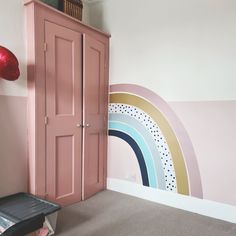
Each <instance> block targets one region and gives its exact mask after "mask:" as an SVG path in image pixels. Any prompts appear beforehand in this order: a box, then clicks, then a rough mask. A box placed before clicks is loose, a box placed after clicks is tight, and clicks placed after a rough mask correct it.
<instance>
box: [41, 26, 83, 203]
mask: <svg viewBox="0 0 236 236" xmlns="http://www.w3.org/2000/svg"><path fill="white" fill-rule="evenodd" d="M45 36H46V43H47V52H46V115H47V117H48V118H47V119H48V121H47V122H48V124H47V129H46V133H47V134H46V160H47V162H46V163H47V165H46V166H47V178H46V179H47V184H46V186H47V194H48V198H49V199H51V200H53V201H56V202H58V203H60V204H62V205H67V204H71V203H73V202H78V201H80V200H81V196H82V195H81V188H82V184H81V181H82V180H81V168H82V165H81V153H82V150H81V142H82V130H81V129H82V127H81V124H82V99H81V98H82V84H81V81H82V56H81V55H82V51H81V50H82V47H81V45H82V35H81V34H80V33H78V32H75V31H72V30H70V29H67V28H65V27H62V26H58V25H56V24H53V23H50V22H46V24H45Z"/></svg>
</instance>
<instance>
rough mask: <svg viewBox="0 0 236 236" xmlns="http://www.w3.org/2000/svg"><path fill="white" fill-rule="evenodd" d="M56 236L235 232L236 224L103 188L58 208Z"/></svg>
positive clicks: (235, 235) (217, 235)
mask: <svg viewBox="0 0 236 236" xmlns="http://www.w3.org/2000/svg"><path fill="white" fill-rule="evenodd" d="M56 235H58V236H236V225H235V224H231V223H227V222H224V221H220V220H215V219H212V218H208V217H204V216H200V215H197V214H193V213H189V212H186V211H182V210H178V209H174V208H171V207H166V206H163V205H159V204H156V203H152V202H149V201H145V200H142V199H138V198H134V197H130V196H127V195H124V194H120V193H116V192H112V191H104V192H101V193H99V194H97V195H95V196H94V197H92V198H90V199H88V200H87V201H84V202H81V203H78V204H75V205H73V206H69V207H66V208H64V209H62V210H61V211H60V213H59V216H58V225H57V234H56Z"/></svg>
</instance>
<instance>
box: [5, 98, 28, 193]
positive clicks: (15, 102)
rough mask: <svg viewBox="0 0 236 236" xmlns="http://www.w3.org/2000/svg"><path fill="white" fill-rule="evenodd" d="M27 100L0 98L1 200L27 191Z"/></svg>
mask: <svg viewBox="0 0 236 236" xmlns="http://www.w3.org/2000/svg"><path fill="white" fill-rule="evenodd" d="M26 108H27V98H26V97H14V96H3V95H0V109H1V111H0V197H1V196H4V195H8V194H11V193H15V192H20V191H26V190H27V182H28V172H27V141H26V140H27V126H26V125H27V123H26Z"/></svg>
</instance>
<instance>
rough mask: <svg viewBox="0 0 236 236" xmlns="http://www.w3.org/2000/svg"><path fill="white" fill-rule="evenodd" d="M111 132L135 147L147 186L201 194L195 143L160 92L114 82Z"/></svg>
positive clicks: (137, 159)
mask: <svg viewBox="0 0 236 236" xmlns="http://www.w3.org/2000/svg"><path fill="white" fill-rule="evenodd" d="M109 135H110V136H115V137H118V138H120V139H122V140H124V141H125V142H126V143H127V144H128V145H129V146H130V147H131V148H132V150H133V152H134V153H135V157H136V161H137V162H138V166H139V169H140V174H141V179H142V184H143V185H144V186H148V187H152V188H158V189H161V190H166V191H170V192H176V193H179V194H184V195H191V196H195V197H199V198H202V186H201V180H200V174H199V169H198V164H197V160H196V157H195V154H194V150H193V146H192V143H191V141H190V139H189V137H188V134H187V132H186V131H185V129H184V127H183V125H182V124H181V122H180V121H179V119H178V118H177V117H176V115H175V113H174V112H173V111H172V110H171V108H170V107H169V105H168V104H167V103H166V102H165V101H164V100H163V99H162V98H160V97H159V96H158V95H157V94H155V93H154V92H152V91H150V90H148V89H146V88H144V87H141V86H138V85H133V84H115V85H111V87H110V105H109Z"/></svg>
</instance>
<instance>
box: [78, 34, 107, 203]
mask: <svg viewBox="0 0 236 236" xmlns="http://www.w3.org/2000/svg"><path fill="white" fill-rule="evenodd" d="M84 45H85V46H84V61H85V64H84V65H85V66H84V73H85V74H84V75H85V76H84V99H85V102H84V104H85V106H84V122H85V129H84V137H85V138H84V194H83V198H84V199H86V198H88V197H90V196H92V195H93V194H95V193H97V192H98V191H101V190H103V189H104V160H105V153H106V150H105V149H104V148H105V145H104V142H105V139H106V135H105V134H106V132H105V131H106V128H107V127H106V124H105V122H104V119H105V117H106V114H105V112H106V109H105V105H104V98H105V94H106V91H105V88H106V86H105V84H106V83H105V45H104V44H102V43H101V42H100V41H98V40H97V39H95V38H91V37H89V36H88V35H86V36H85V37H84ZM91 149H93V150H91Z"/></svg>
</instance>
